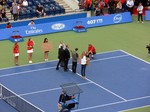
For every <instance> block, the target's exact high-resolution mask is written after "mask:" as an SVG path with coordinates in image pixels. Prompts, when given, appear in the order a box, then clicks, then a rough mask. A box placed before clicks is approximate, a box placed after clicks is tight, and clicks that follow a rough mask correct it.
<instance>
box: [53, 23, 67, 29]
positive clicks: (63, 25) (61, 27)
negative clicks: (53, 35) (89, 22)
mask: <svg viewBox="0 0 150 112" xmlns="http://www.w3.org/2000/svg"><path fill="white" fill-rule="evenodd" d="M51 28H52V29H53V30H62V29H64V28H65V24H63V23H56V24H53V25H52V26H51Z"/></svg>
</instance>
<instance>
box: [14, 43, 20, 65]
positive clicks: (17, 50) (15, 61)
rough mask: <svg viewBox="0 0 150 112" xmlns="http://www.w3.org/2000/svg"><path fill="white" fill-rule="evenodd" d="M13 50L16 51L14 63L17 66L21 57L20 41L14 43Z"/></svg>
mask: <svg viewBox="0 0 150 112" xmlns="http://www.w3.org/2000/svg"><path fill="white" fill-rule="evenodd" d="M13 52H14V63H15V65H16V66H17V65H18V58H19V45H18V42H16V43H15V44H14V47H13Z"/></svg>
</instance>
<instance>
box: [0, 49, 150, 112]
mask: <svg viewBox="0 0 150 112" xmlns="http://www.w3.org/2000/svg"><path fill="white" fill-rule="evenodd" d="M56 64H57V60H56V61H52V62H46V63H38V64H33V65H26V66H19V67H15V68H6V69H1V70H0V83H1V84H3V85H4V86H6V87H7V88H9V89H10V90H12V91H13V92H15V93H16V94H18V95H19V96H21V97H22V98H24V99H25V100H27V101H28V102H30V103H32V104H33V105H35V106H36V107H38V108H40V109H41V110H43V111H45V112H57V111H58V110H57V104H58V98H59V95H60V93H61V88H60V85H62V84H65V83H71V82H75V83H77V84H78V85H79V87H80V88H81V89H82V90H83V93H81V95H80V102H79V108H78V109H74V110H72V112H117V111H121V110H126V109H131V108H137V107H141V106H146V105H150V89H149V88H150V81H149V79H150V64H149V63H148V62H145V61H143V60H141V59H139V58H137V57H135V56H133V55H131V54H129V53H126V52H125V51H122V50H116V51H111V52H105V53H100V54H96V56H95V58H94V59H93V60H91V63H90V66H87V68H86V79H82V78H81V77H80V65H78V68H77V73H76V74H73V73H72V72H71V70H70V71H68V72H64V71H63V69H61V68H60V70H58V71H57V70H56ZM69 68H71V63H70V65H69ZM0 104H1V101H0ZM0 110H1V108H0ZM9 112H11V111H9ZM12 112H15V111H12Z"/></svg>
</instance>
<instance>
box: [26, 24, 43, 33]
mask: <svg viewBox="0 0 150 112" xmlns="http://www.w3.org/2000/svg"><path fill="white" fill-rule="evenodd" d="M25 33H26V34H27V35H31V34H38V33H43V30H42V29H37V28H36V26H30V30H25Z"/></svg>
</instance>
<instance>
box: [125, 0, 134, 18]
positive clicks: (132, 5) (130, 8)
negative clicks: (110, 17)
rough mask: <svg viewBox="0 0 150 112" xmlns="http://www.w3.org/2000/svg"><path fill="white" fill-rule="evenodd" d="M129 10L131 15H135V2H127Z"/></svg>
mask: <svg viewBox="0 0 150 112" xmlns="http://www.w3.org/2000/svg"><path fill="white" fill-rule="evenodd" d="M126 5H127V10H128V11H129V12H130V14H131V15H132V14H133V7H134V1H133V0H127V4H126Z"/></svg>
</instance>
